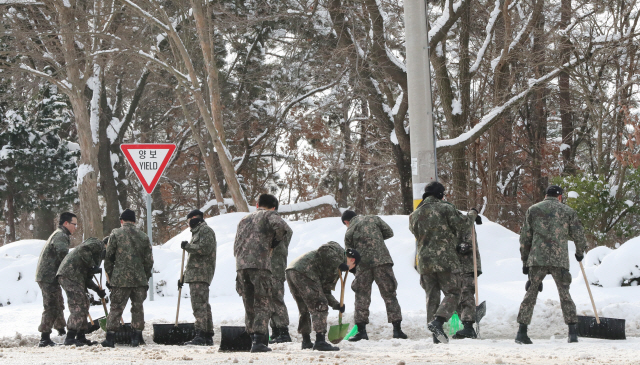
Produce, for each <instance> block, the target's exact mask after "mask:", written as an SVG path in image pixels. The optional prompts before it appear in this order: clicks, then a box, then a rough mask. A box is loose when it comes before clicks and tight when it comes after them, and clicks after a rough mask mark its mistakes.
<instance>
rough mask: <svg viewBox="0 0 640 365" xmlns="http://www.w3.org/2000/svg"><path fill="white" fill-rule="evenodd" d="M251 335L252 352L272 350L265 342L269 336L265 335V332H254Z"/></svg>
mask: <svg viewBox="0 0 640 365" xmlns="http://www.w3.org/2000/svg"><path fill="white" fill-rule="evenodd" d="M251 337H252V341H251V352H269V351H271V349H270V348H269V346H267V345H266V344H265V342H268V340H267V339H266V337H267V336H265V335H263V334H260V333H254V334H253V335H252V336H251Z"/></svg>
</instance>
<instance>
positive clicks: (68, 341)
mask: <svg viewBox="0 0 640 365" xmlns="http://www.w3.org/2000/svg"><path fill="white" fill-rule="evenodd" d="M77 333H78V332H76V331H74V330H69V331H68V332H67V337H66V338H65V339H64V345H65V346H73V345H76V346H77V347H80V346H84V345H85V344H84V342H79V341H78V340H76V335H77Z"/></svg>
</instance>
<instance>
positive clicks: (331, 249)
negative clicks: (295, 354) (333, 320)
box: [286, 241, 360, 351]
mask: <svg viewBox="0 0 640 365" xmlns="http://www.w3.org/2000/svg"><path fill="white" fill-rule="evenodd" d="M359 261H360V254H359V253H358V252H357V251H356V250H353V249H348V250H347V253H346V254H345V250H344V249H343V248H342V247H341V246H340V245H339V244H338V243H337V242H333V241H331V242H329V243H325V244H324V245H322V246H320V247H319V248H318V249H317V250H313V251H310V252H307V253H306V254H304V255H302V256H300V257H298V258H297V259H295V260H293V262H291V264H289V267H287V270H286V276H287V282H288V283H289V289H290V290H291V295H293V298H294V299H295V300H296V304H298V311H299V312H300V318H299V324H298V333H300V334H301V335H302V349H303V350H305V349H311V348H313V349H314V350H318V351H338V350H339V348H338V347H335V346H332V345H331V344H329V343H328V342H327V341H326V333H327V316H328V314H329V307H331V308H333V309H335V310H339V311H340V312H341V313H344V309H345V306H344V304H342V305H340V302H338V301H337V300H336V298H335V297H334V296H333V295H332V294H331V291H332V290H333V289H334V288H335V286H336V283H337V282H338V279H339V278H340V272H344V271H347V270H354V269H355V267H356V265H357V264H358V263H359ZM338 270H340V271H338ZM312 323H313V330H314V331H315V332H316V342H315V343H313V342H311V326H312Z"/></svg>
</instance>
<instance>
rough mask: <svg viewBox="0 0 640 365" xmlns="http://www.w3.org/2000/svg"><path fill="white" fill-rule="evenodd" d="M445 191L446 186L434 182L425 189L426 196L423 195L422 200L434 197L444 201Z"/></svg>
mask: <svg viewBox="0 0 640 365" xmlns="http://www.w3.org/2000/svg"><path fill="white" fill-rule="evenodd" d="M444 191H445V188H444V185H442V184H440V183H439V182H437V181H432V182H430V183H429V184H427V186H425V187H424V194H423V195H422V199H426V198H427V197H428V196H434V197H436V198H438V199H442V198H444Z"/></svg>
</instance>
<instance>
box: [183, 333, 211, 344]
mask: <svg viewBox="0 0 640 365" xmlns="http://www.w3.org/2000/svg"><path fill="white" fill-rule="evenodd" d="M184 344H185V345H195V346H206V345H207V340H206V339H205V334H204V332H202V331H200V330H196V337H194V338H193V340H191V341H188V342H185V343H184Z"/></svg>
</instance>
